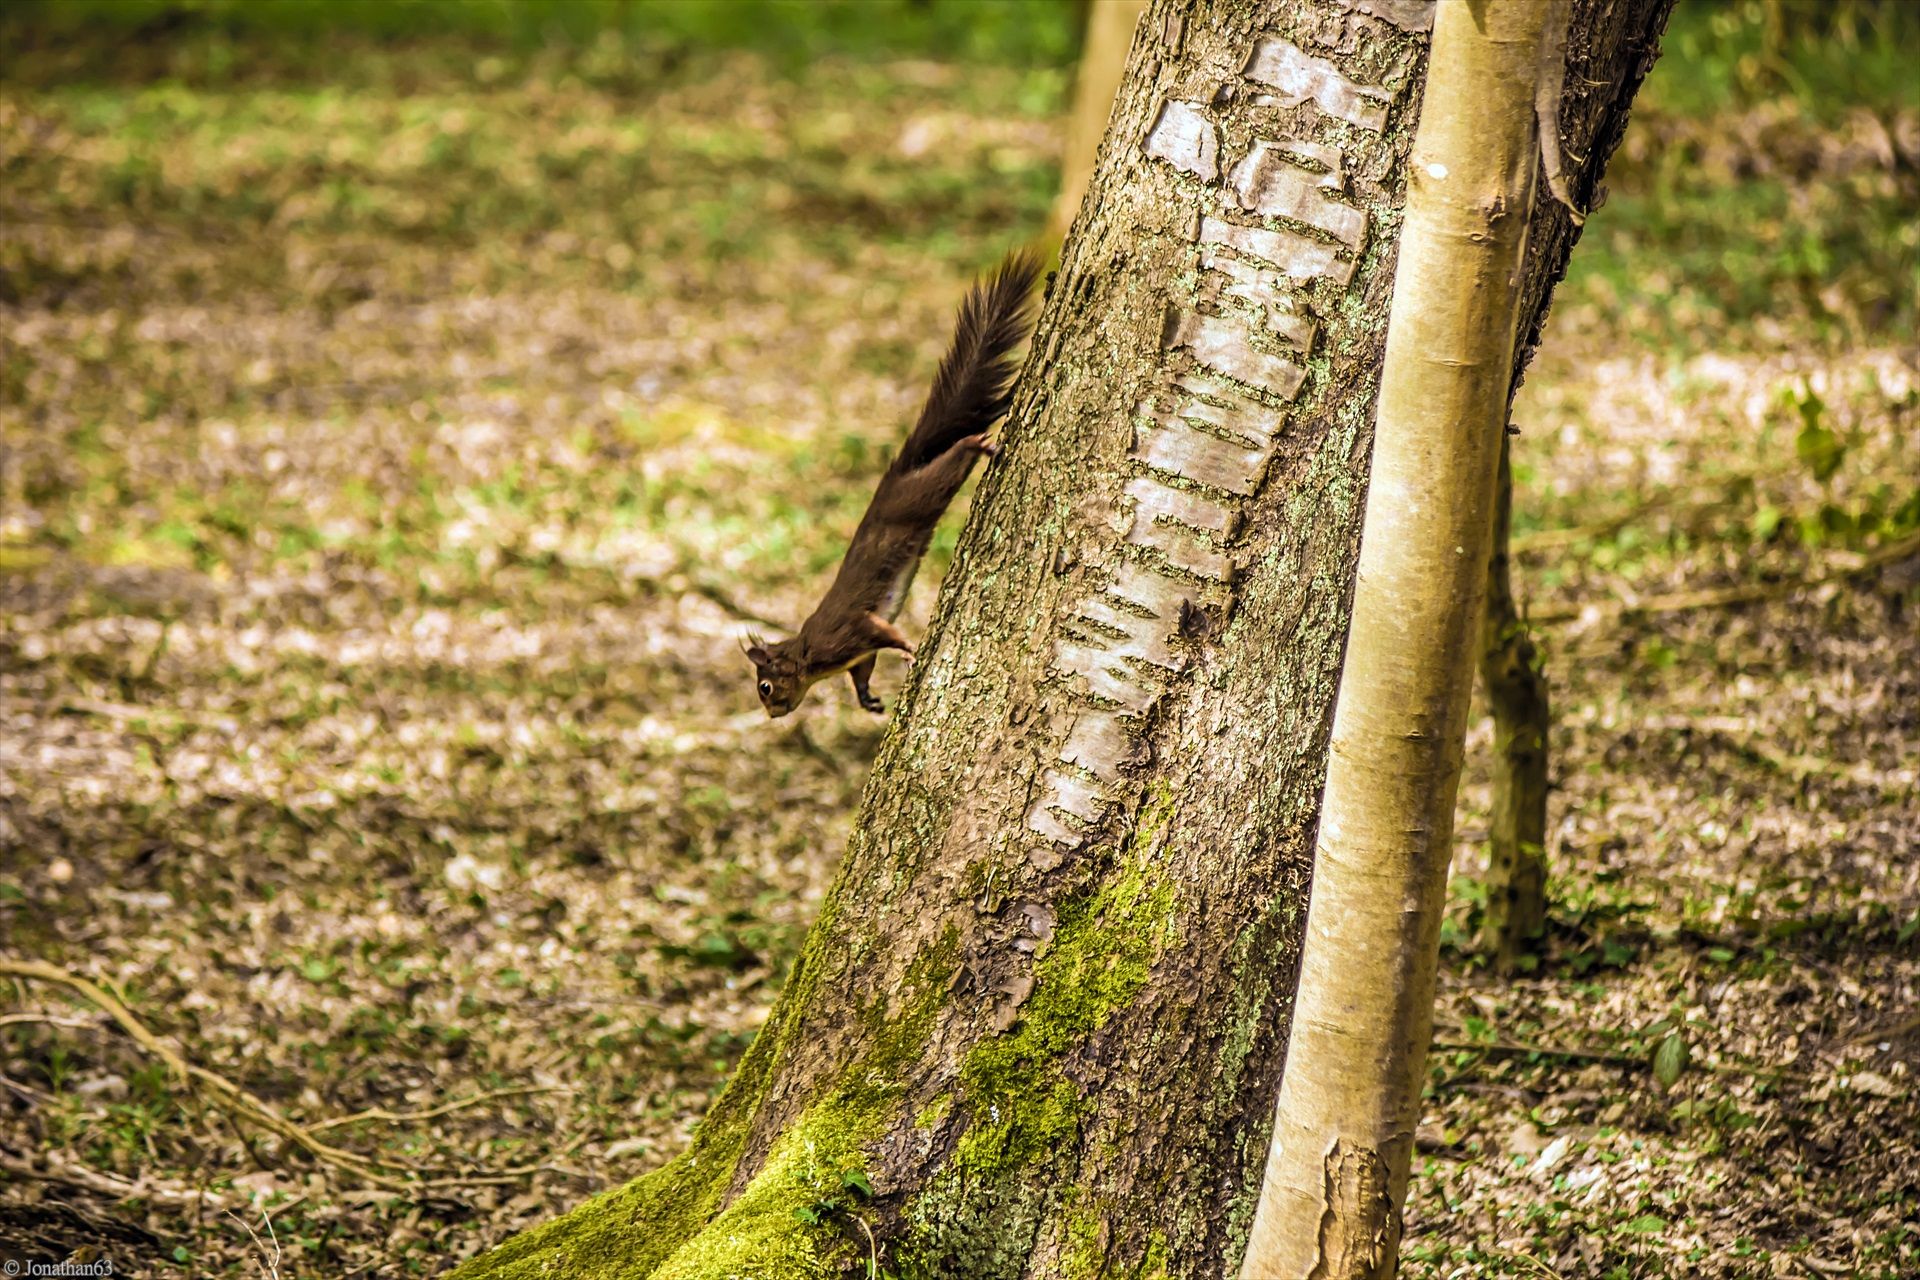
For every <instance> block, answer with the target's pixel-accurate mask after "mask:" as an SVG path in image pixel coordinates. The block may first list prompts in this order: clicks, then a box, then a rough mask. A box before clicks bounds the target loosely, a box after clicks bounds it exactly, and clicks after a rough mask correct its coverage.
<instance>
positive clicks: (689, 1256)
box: [458, 0, 1662, 1280]
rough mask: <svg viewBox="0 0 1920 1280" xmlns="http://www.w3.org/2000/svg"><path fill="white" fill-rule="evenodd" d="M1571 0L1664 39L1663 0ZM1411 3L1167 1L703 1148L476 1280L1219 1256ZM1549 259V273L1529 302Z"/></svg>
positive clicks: (1134, 70) (1392, 202) (1091, 1264)
mask: <svg viewBox="0 0 1920 1280" xmlns="http://www.w3.org/2000/svg"><path fill="white" fill-rule="evenodd" d="M1585 2H1586V3H1589V4H1590V5H1592V6H1594V7H1596V8H1598V9H1601V10H1604V11H1605V12H1607V13H1609V14H1611V13H1613V12H1614V10H1616V9H1618V10H1621V11H1624V12H1630V13H1632V14H1634V15H1636V20H1639V21H1644V15H1645V13H1646V11H1647V10H1649V9H1650V8H1652V7H1656V6H1658V5H1660V4H1661V3H1662V0H1585ZM1421 8H1422V6H1420V5H1418V4H1417V3H1411V2H1410V0H1351V3H1349V4H1340V3H1335V2H1334V0H1272V2H1269V3H1256V2H1255V0H1157V3H1155V5H1154V6H1153V7H1152V8H1151V9H1150V10H1149V11H1148V13H1147V15H1146V16H1145V18H1144V19H1143V20H1142V22H1143V30H1142V31H1141V32H1140V34H1139V37H1138V39H1136V41H1135V43H1134V47H1133V54H1132V57H1131V58H1130V60H1129V65H1128V71H1127V77H1126V81H1125V83H1124V85H1123V87H1122V90H1121V92H1120V95H1119V98H1118V100H1117V102H1116V103H1115V106H1114V113H1113V123H1112V133H1111V134H1110V135H1109V138H1108V142H1107V145H1105V146H1104V147H1102V148H1101V153H1100V163H1099V166H1098V168H1097V171H1096V173H1095V175H1094V180H1093V183H1092V185H1091V187H1090V189H1089V194H1088V196H1087V206H1086V208H1085V209H1083V210H1082V212H1081V214H1080V216H1079V218H1078V219H1077V221H1076V223H1075V230H1074V234H1073V236H1072V239H1071V242H1070V243H1069V244H1068V245H1067V246H1066V249H1065V253H1064V256H1063V259H1062V264H1061V268H1060V272H1059V275H1058V277H1057V279H1055V280H1054V281H1053V282H1052V284H1051V286H1050V288H1049V290H1048V294H1047V299H1046V303H1045V305H1044V308H1043V311H1042V315H1041V318H1040V323H1039V327H1038V331H1037V333H1036V337H1035V340H1034V344H1033V352H1032V355H1031V357H1030V359H1029V363H1028V367H1027V370H1026V372H1025V373H1024V374H1023V376H1022V379H1021V383H1020V386H1019V388H1018V390H1017V392H1016V396H1015V404H1014V408H1013V412H1012V414H1011V415H1010V417H1009V420H1008V423H1007V426H1006V429H1005V433H1004V440H1003V446H1004V447H1003V449H1002V451H1001V454H1000V456H999V457H998V458H997V459H995V460H994V461H993V463H992V464H991V466H989V467H988V468H987V470H986V472H985V475H984V477H983V480H982V483H981V487H980V489H979V492H978V493H977V495H976V497H975V499H974V503H973V509H972V514H971V517H970V518H969V521H968V525H967V528H966V531H965V533H964V534H963V536H962V538H961V542H960V548H959V552H958V554H957V556H956V558H955V561H954V566H953V569H952V571H951V573H950V574H949V577H948V579H947V582H946V585H945V587H944V589H943V591H942V593H941V597H940V601H939V605H938V608H937V610H936V612H935V616H934V620H933V623H932V625H931V627H930V628H929V630H928V633H927V635H926V637H925V638H924V639H923V641H922V642H921V645H920V650H919V655H918V656H917V657H916V659H915V661H914V665H913V670H912V674H911V677H910V679H909V681H908V684H907V686H906V688H905V690H904V692H903V696H902V699H901V702H900V705H899V707H898V708H897V709H896V718H895V720H894V722H893V724H892V726H891V728H890V731H889V733H888V736H887V739H886V742H885V743H884V744H883V746H882V748H881V751H880V755H879V758H878V760H877V761H876V763H875V765H874V769H873V774H872V777H871V778H870V780H869V782H868V785H867V788H866V792H865V795H864V796H863V798H862V801H861V811H860V815H859V820H858V822H857V824H856V829H855V832H854V835H853V837H852V838H851V840H850V841H849V844H848V848H847V851H846V855H845V861H844V863H843V865H842V868H841V871H840V875H839V878H838V880H837V881H836V883H835V885H834V888H833V890H832V891H831V892H830V894H829V895H828V898H827V901H826V903H825V905H824V907H823V909H822V913H821V917H820V919H819V921H818V922H817V923H816V924H815V926H814V928H813V930H812V932H811V933H810V934H809V935H808V939H807V945H806V947H805V950H804V952H803V954H802V956H801V958H800V960H799V962H798V963H797V965H796V967H795V970H794V973H793V975H792V976H791V978H790V979H789V980H788V983H787V987H786V990H785V991H784V992H783V994H782V997H781V1000H780V1003H779V1005H778V1006H777V1007H776V1009H775V1010H774V1012H773V1014H772V1015H771V1016H770V1018H769V1020H768V1022H767V1025H766V1027H765V1028H764V1029H763V1030H762V1031H761V1033H760V1035H759V1037H758V1038H757V1039H756V1040H755V1042H754V1045H753V1047H752V1048H751V1050H749V1052H748V1054H747V1056H746V1058H745V1059H744V1060H743V1061H742V1062H741V1064H740V1067H739V1069H738V1070H737V1072H736V1073H735V1076H734V1079H733V1080H732V1082H731V1083H730V1084H729V1085H728V1087H727V1090H726V1092H725V1093H724V1094H723V1095H722V1097H721V1098H720V1100H719V1101H718V1102H717V1103H716V1104H715V1106H714V1108H713V1110H712V1111H711V1112H710V1114H709V1115H708V1117H707V1119H706V1121H705V1122H704V1123H703V1124H702V1126H701V1128H700V1130H699V1132H698V1133H697V1134H696V1136H695V1138H694V1141H693V1144H692V1146H691V1147H690V1149H689V1150H688V1151H687V1152H686V1153H684V1154H683V1155H681V1156H680V1157H679V1158H678V1159H677V1160H675V1161H674V1162H672V1163H671V1164H669V1165H667V1166H666V1167H664V1168H662V1169H660V1170H658V1171H656V1172H655V1173H653V1174H651V1175H649V1176H647V1177H645V1178H642V1179H640V1180H638V1181H636V1182H634V1183H632V1184H630V1185H628V1186H626V1187H624V1188H621V1189H620V1190H617V1191H614V1192H611V1193H609V1194H607V1195H605V1196H602V1197H599V1198H597V1199H595V1200H593V1201H591V1202H589V1203H587V1204H585V1205H583V1206H581V1207H580V1208H578V1209H576V1210H574V1211H573V1212H571V1213H569V1214H567V1215H565V1216H563V1217H561V1218H558V1219H556V1220H555V1221H553V1222H551V1223H548V1224H546V1225H545V1226H543V1227H540V1228H538V1229H536V1230H534V1231H531V1232H528V1233H527V1234H525V1235H523V1236H520V1237H518V1238H516V1239H514V1240H511V1241H509V1242H507V1243H506V1244H505V1245H503V1246H502V1247H500V1248H499V1249H497V1250H495V1251H494V1252H493V1253H490V1254H488V1255H486V1256H484V1257H482V1258H480V1259H477V1260H475V1261H474V1262H472V1263H469V1264H468V1265H467V1266H466V1267H464V1268H463V1269H462V1270H461V1271H460V1272H459V1273H458V1274H459V1275H460V1276H461V1277H462V1280H480V1278H481V1277H486V1278H488V1280H492V1278H494V1277H515V1278H529V1280H530V1278H531V1277H536V1276H548V1275H564V1276H567V1277H569V1278H570V1280H599V1278H602V1277H606V1278H612V1277H620V1278H621V1280H637V1278H639V1277H653V1278H655V1280H664V1278H666V1277H691V1276H697V1277H713V1278H715V1280H718V1278H719V1277H723V1276H728V1275H751V1276H773V1277H786V1276H808V1275H822V1274H832V1273H834V1272H835V1270H836V1269H837V1268H838V1267H839V1266H841V1265H842V1264H855V1263H859V1262H864V1261H865V1260H867V1259H875V1260H877V1262H878V1264H879V1265H883V1266H885V1267H887V1268H889V1269H890V1270H892V1271H893V1272H894V1273H895V1274H897V1275H900V1276H903V1277H954V1278H956V1280H960V1278H964V1280H996V1278H999V1277H1008V1278H1011V1277H1028V1276H1031V1277H1039V1276H1049V1277H1051V1276H1073V1275H1094V1274H1109V1275H1116V1274H1139V1275H1145V1276H1152V1275H1161V1274H1164V1275H1168V1276H1182V1277H1184V1276H1219V1275H1222V1274H1225V1273H1226V1272H1228V1271H1229V1270H1231V1269H1232V1268H1233V1266H1234V1265H1235V1263H1236V1261H1237V1259H1238V1257H1239V1254H1240V1251H1241V1247H1242V1244H1243V1242H1244V1240H1245V1236H1246V1230H1247V1224H1248V1222H1249V1219H1250V1217H1251V1215H1252V1212H1253V1205H1254V1195H1255V1193H1256V1191H1257V1188H1258V1176H1259V1169H1260V1164H1261V1161H1262V1159H1263V1157H1264V1153H1265V1149H1266V1143H1265V1138H1266V1126H1267V1124H1268V1122H1269V1119H1270V1117H1271V1115H1272V1100H1273V1097H1274V1091H1275V1089H1276V1088H1277V1086H1278V1083H1279V1074H1280V1063H1281V1055H1282V1046H1283V1045H1284V1043H1285V1028H1286V1020H1287V1014H1288V1007H1289V1002H1288V990H1289V987H1290V983H1291V978H1292V970H1293V957H1294V955H1295V953H1296V949H1297V946H1298V942H1299V938H1300V933H1301V925H1302V920H1303V914H1304V912H1303V908H1304V903H1305V889H1306V876H1307V866H1308V853H1309V850H1310V848H1311V842H1312V835H1313V825H1314V821H1315V815H1316V813H1317V809H1318V801H1319V796H1320V790H1321V785H1322V781H1323V778H1324V767H1325V765H1324V761H1325V756H1326V745H1327V734H1328V729H1329V726H1330V724H1331V719H1332V707H1333V691H1334V684H1335V679H1336V675H1337V671H1338V668H1339V661H1340V653H1341V647H1342V644H1343V641H1344V637H1345V633H1346V622H1347V596H1348V592H1349V587H1350V584H1351V581H1352V574H1353V567H1354V563H1355V559H1356V554H1357V536H1358V531H1359V517H1360V503H1361V500H1362V497H1363V490H1364V477H1365V472H1364V468H1365V460H1366V457H1367V452H1368V449H1369V447H1370V439H1371V419H1372V413H1371V410H1372V404H1373V399H1374V395H1375V391H1376V388H1377V378H1378V371H1379V368H1380V363H1381V358H1382V353H1383V349H1384V338H1385V328H1386V318H1387V303H1388V293H1389V284H1390V281H1391V278H1392V271H1393V258H1394V252H1395V248H1396V245H1397V238H1398V232H1399V224H1400V203H1401V195H1402V192H1403V190H1404V186H1405V174H1406V163H1407V154H1408V150H1409V147H1410V145H1411V127H1410V125H1411V121H1412V119H1413V118H1414V113H1415V112H1416V111H1417V109H1418V106H1419V91H1420V84H1421V81H1422V78H1423V76H1424V72H1425V65H1426V43H1427V42H1426V37H1425V35H1424V33H1423V32H1422V31H1421V30H1420V29H1419V25H1420V24H1419V22H1418V20H1417V19H1418V14H1417V13H1415V14H1414V16H1413V19H1412V20H1409V18H1408V13H1409V12H1411V11H1415V10H1420V9H1421ZM1379 15H1385V16H1379ZM1629 29H1639V28H1633V27H1631V26H1630V27H1629ZM1596 47H1597V48H1599V49H1600V54H1599V56H1598V57H1596V58H1592V59H1588V60H1586V61H1583V62H1582V63H1581V64H1580V65H1579V67H1578V68H1577V70H1579V71H1580V72H1582V73H1583V74H1584V77H1585V78H1584V79H1582V80H1581V81H1580V83H1582V84H1586V83H1588V82H1591V84H1593V85H1594V86H1598V88H1597V89H1589V90H1587V91H1586V92H1587V94H1588V99H1587V101H1586V102H1585V104H1584V108H1585V109H1583V111H1582V113H1581V114H1580V115H1579V118H1578V129H1577V131H1576V132H1574V133H1572V134H1571V135H1570V141H1572V142H1573V143H1574V144H1575V146H1576V148H1577V149H1578V150H1579V153H1580V154H1583V155H1584V154H1588V152H1587V149H1586V148H1587V145H1588V144H1589V143H1590V142H1592V141H1593V140H1594V139H1596V138H1605V139H1606V141H1605V145H1604V147H1598V144H1595V145H1596V147H1597V148H1598V150H1597V153H1598V154H1601V155H1604V154H1605V153H1606V151H1608V150H1611V137H1612V136H1617V121H1616V120H1615V119H1614V117H1615V116H1617V115H1618V114H1619V112H1620V110H1621V108H1620V106H1619V103H1620V101H1622V100H1623V99H1620V98H1618V97H1617V96H1616V95H1617V91H1618V88H1619V86H1620V85H1622V84H1623V83H1627V82H1630V81H1637V78H1638V75H1639V73H1640V72H1641V71H1642V70H1644V66H1643V65H1642V63H1641V61H1640V59H1638V58H1637V57H1626V56H1621V55H1620V49H1619V46H1618V44H1617V43H1609V44H1602V45H1599V46H1596ZM1608 130H1613V131H1614V133H1613V134H1611V135H1610V134H1608V132H1607V131H1608ZM1577 176H1578V175H1576V177H1577ZM1536 216H1537V217H1539V218H1541V219H1544V223H1543V225H1544V226H1546V227H1547V228H1548V229H1549V240H1550V241H1551V239H1552V237H1553V236H1558V235H1560V234H1561V229H1560V222H1561V221H1563V220H1564V219H1563V215H1561V214H1560V213H1559V212H1557V211H1555V210H1543V211H1539V212H1538V213H1537V215H1536ZM1558 262H1559V259H1557V258H1554V257H1552V256H1548V257H1545V258H1542V259H1540V260H1539V262H1538V263H1537V264H1536V265H1535V266H1533V267H1532V268H1530V270H1532V271H1534V272H1536V273H1539V276H1540V278H1539V279H1535V278H1534V277H1532V276H1530V277H1529V279H1528V282H1527V283H1528V287H1529V290H1530V292H1529V295H1528V297H1529V306H1531V307H1535V308H1541V307H1544V299H1545V296H1546V293H1547V289H1548V287H1549V283H1550V278H1551V275H1552V273H1553V272H1554V271H1555V270H1556V269H1557V266H1558ZM959 287H960V282H958V281H956V282H955V294H956V296H957V294H958V291H959ZM867 1186H870V1187H871V1188H872V1193H871V1194H870V1195H869V1194H868V1193H867V1192H866V1190H865V1189H864V1188H865V1187H867ZM869 1231H871V1232H872V1239H873V1243H872V1244H871V1245H870V1244H869V1243H868V1235H867V1233H868V1232H869Z"/></svg>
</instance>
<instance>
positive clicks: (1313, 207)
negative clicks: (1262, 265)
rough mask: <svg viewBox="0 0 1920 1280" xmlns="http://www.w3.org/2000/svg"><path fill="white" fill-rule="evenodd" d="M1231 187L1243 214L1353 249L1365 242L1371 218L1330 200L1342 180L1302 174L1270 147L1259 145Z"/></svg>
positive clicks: (1236, 173)
mask: <svg viewBox="0 0 1920 1280" xmlns="http://www.w3.org/2000/svg"><path fill="white" fill-rule="evenodd" d="M1228 182H1229V184H1230V185H1231V186H1232V188H1233V193H1234V195H1235V196H1236V197H1237V198H1238V199H1239V201H1240V207H1241V208H1243V209H1247V210H1251V211H1252V212H1254V213H1258V214H1262V215H1264V216H1266V217H1269V218H1292V219H1293V220H1294V221H1296V222H1304V223H1306V224H1307V225H1308V226H1310V227H1318V228H1319V229H1320V230H1322V231H1324V232H1326V233H1327V234H1328V235H1330V236H1332V237H1334V239H1336V240H1339V241H1340V242H1341V243H1343V244H1345V245H1347V246H1348V247H1349V248H1352V249H1358V248H1359V247H1360V242H1361V240H1363V239H1365V238H1366V233H1367V215H1366V214H1365V213H1363V212H1361V211H1360V210H1359V209H1355V208H1353V207H1352V206H1351V205H1344V204H1341V203H1340V202H1339V201H1337V200H1330V199H1328V198H1327V193H1328V192H1329V191H1337V190H1339V189H1340V178H1339V175H1338V174H1335V173H1314V172H1313V171H1311V170H1309V169H1303V168H1301V167H1300V166H1299V165H1297V164H1294V163H1293V162H1292V161H1290V160H1288V159H1287V158H1286V157H1285V156H1284V155H1282V154H1281V152H1280V149H1279V148H1278V147H1276V146H1273V145H1272V144H1271V143H1267V142H1256V143H1254V144H1253V149H1252V150H1251V151H1249V152H1247V158H1246V159H1244V160H1242V161H1241V162H1240V163H1239V164H1238V165H1235V166H1234V170H1233V173H1232V174H1231V175H1230V176H1229V178H1228Z"/></svg>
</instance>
